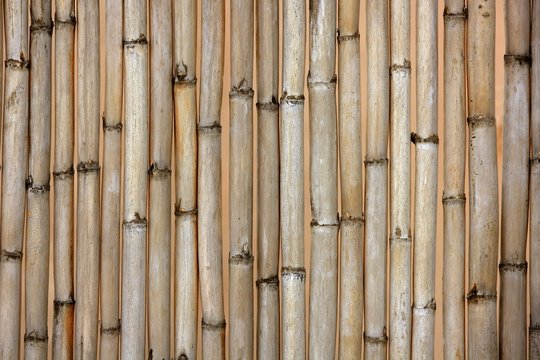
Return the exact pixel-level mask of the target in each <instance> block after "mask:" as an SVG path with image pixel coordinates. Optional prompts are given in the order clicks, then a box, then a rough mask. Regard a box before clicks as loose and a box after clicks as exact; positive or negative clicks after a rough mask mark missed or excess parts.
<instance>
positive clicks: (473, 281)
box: [467, 0, 499, 359]
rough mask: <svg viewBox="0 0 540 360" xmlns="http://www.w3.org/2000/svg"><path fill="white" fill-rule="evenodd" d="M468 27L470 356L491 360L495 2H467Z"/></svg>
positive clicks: (494, 232) (495, 221)
mask: <svg viewBox="0 0 540 360" xmlns="http://www.w3.org/2000/svg"><path fill="white" fill-rule="evenodd" d="M467 4H468V19H469V20H468V28H467V34H468V36H467V55H468V56H467V63H468V66H467V70H468V72H467V87H468V102H467V103H468V119H467V120H468V123H469V141H470V143H469V174H470V177H469V190H470V206H469V211H470V215H469V218H470V232H469V235H470V238H469V292H468V294H467V303H468V324H469V326H468V355H469V356H468V357H469V358H471V359H474V358H485V359H495V358H497V356H498V344H497V253H498V238H499V208H498V181H497V132H496V128H495V116H494V111H495V93H494V91H495V90H494V89H495V84H494V81H495V67H494V65H495V1H493V0H488V1H486V0H470V1H469V2H468V3H467Z"/></svg>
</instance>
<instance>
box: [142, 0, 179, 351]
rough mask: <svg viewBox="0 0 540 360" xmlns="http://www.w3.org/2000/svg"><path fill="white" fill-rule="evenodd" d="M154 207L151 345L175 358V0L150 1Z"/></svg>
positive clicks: (150, 272)
mask: <svg viewBox="0 0 540 360" xmlns="http://www.w3.org/2000/svg"><path fill="white" fill-rule="evenodd" d="M150 71H151V73H150V89H151V91H150V168H149V170H148V174H149V175H150V210H149V218H150V223H149V250H148V251H149V253H148V293H149V295H150V296H148V346H149V349H150V350H149V351H150V353H151V354H152V356H153V357H155V358H157V359H170V356H169V352H170V350H169V348H170V316H171V315H170V313H171V311H170V292H171V288H170V282H171V279H170V275H171V257H170V251H171V156H172V136H171V132H172V129H173V128H172V125H173V88H172V82H171V79H172V78H173V73H172V71H173V65H172V8H171V1H170V0H164V1H152V2H150Z"/></svg>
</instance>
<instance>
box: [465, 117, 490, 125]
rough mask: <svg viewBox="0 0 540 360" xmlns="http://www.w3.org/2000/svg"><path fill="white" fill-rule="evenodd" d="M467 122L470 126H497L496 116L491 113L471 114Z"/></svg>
mask: <svg viewBox="0 0 540 360" xmlns="http://www.w3.org/2000/svg"><path fill="white" fill-rule="evenodd" d="M467 122H468V123H469V126H470V127H489V126H495V116H491V115H475V116H469V117H468V118H467Z"/></svg>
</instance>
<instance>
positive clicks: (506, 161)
mask: <svg viewBox="0 0 540 360" xmlns="http://www.w3.org/2000/svg"><path fill="white" fill-rule="evenodd" d="M505 4H506V15H505V19H506V21H505V23H506V26H505V28H506V55H505V56H504V63H505V87H504V88H505V102H504V103H505V112H504V135H503V136H504V138H503V142H504V147H503V169H502V173H503V175H502V176H503V179H502V218H501V221H502V226H501V261H500V264H499V272H500V276H501V289H500V291H501V301H500V321H499V342H500V347H499V357H500V359H525V358H526V357H527V259H526V251H527V225H528V212H529V186H528V185H529V114H530V105H529V98H530V79H529V65H530V62H531V58H530V49H529V47H530V27H531V22H530V10H529V7H530V2H529V1H526V0H513V1H506V2H505Z"/></svg>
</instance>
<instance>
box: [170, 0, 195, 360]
mask: <svg viewBox="0 0 540 360" xmlns="http://www.w3.org/2000/svg"><path fill="white" fill-rule="evenodd" d="M174 34H175V37H174V58H175V68H176V71H175V74H174V75H175V82H174V102H175V104H174V106H175V146H176V148H175V158H176V203H175V204H176V205H175V206H176V207H175V215H176V272H175V283H174V284H175V285H174V286H175V308H176V310H175V353H174V358H175V359H184V358H183V357H182V356H184V357H185V358H187V359H195V358H196V356H197V315H198V314H197V301H198V299H197V290H198V289H197V281H198V274H197V87H196V82H197V79H196V78H195V71H196V65H197V64H196V62H197V51H196V49H197V1H194V0H181V1H176V2H175V3H174Z"/></svg>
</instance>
